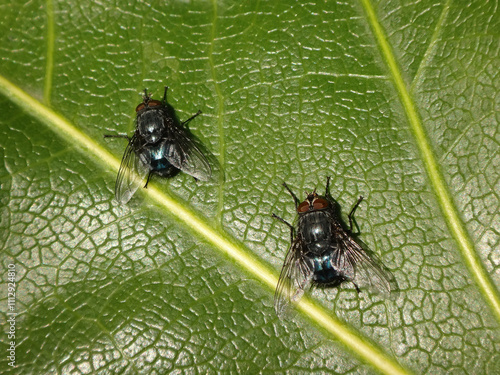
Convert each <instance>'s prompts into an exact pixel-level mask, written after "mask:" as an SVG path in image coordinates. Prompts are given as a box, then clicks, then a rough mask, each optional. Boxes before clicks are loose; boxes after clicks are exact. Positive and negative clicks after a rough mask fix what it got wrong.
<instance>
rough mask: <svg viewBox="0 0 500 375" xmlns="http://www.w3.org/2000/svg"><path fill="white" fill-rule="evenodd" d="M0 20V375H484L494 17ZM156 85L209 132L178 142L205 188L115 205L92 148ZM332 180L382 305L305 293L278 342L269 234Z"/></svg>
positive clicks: (129, 124)
mask: <svg viewBox="0 0 500 375" xmlns="http://www.w3.org/2000/svg"><path fill="white" fill-rule="evenodd" d="M0 9H2V10H3V12H2V16H1V17H2V22H0V29H1V33H0V38H1V42H0V54H1V55H2V60H1V63H0V77H1V80H0V94H1V95H0V103H1V104H0V105H1V108H2V111H1V112H0V123H1V124H2V126H1V127H0V132H1V137H0V145H1V147H0V152H2V156H3V158H2V160H3V167H2V168H0V182H1V193H0V194H1V195H0V200H1V208H0V209H1V211H2V212H1V219H0V220H1V221H0V228H1V232H0V233H1V235H0V241H1V247H2V249H3V250H2V253H1V254H2V256H1V257H0V260H1V263H0V264H1V266H0V271H1V280H2V281H3V282H2V288H1V289H2V294H1V295H0V300H1V306H2V308H1V309H0V311H1V315H0V316H1V318H0V319H1V320H2V325H4V323H6V320H7V319H8V315H7V312H8V311H7V287H6V285H7V284H6V282H4V281H7V280H6V279H7V270H8V267H9V264H15V267H16V278H17V283H16V286H17V296H16V305H15V311H16V312H17V316H16V366H17V367H16V368H14V369H12V368H11V367H10V366H9V365H8V362H9V361H8V360H7V358H6V356H3V357H1V358H0V364H1V365H0V373H19V374H24V373H76V374H79V373H82V374H83V373H127V374H128V373H130V374H133V373H158V374H160V373H172V372H176V373H196V372H200V373H220V372H223V373H257V372H265V373H271V372H278V371H283V372H290V373H318V372H329V373H373V372H374V371H378V372H381V373H391V372H394V371H400V372H401V373H405V372H407V373H409V372H415V373H432V374H448V373H470V374H473V373H495V371H496V369H498V364H499V363H500V355H499V354H498V353H499V347H500V336H499V328H498V327H499V322H500V314H499V311H498V309H497V308H496V307H495V302H494V301H495V300H498V299H499V293H498V285H499V283H500V279H499V264H500V262H499V255H498V254H499V242H500V240H499V239H500V237H499V231H500V228H499V227H498V223H499V222H500V220H499V217H498V212H499V211H500V210H499V191H500V189H499V180H498V179H499V177H498V176H500V173H499V172H500V162H499V160H500V158H499V141H500V139H499V136H498V134H499V126H498V113H500V111H499V109H500V108H499V104H500V103H499V101H498V97H499V95H498V93H499V89H500V87H499V82H500V80H499V79H498V74H499V73H498V65H499V63H500V58H499V53H498V51H499V46H500V44H499V37H498V31H497V30H499V26H500V25H499V23H500V18H499V11H498V5H497V4H495V3H493V2H472V3H469V4H468V6H466V7H464V6H463V5H461V4H458V3H454V2H452V1H443V2H441V3H436V2H430V1H419V2H412V3H404V4H403V2H397V1H389V2H380V3H376V2H369V1H360V2H356V1H353V2H344V3H333V2H317V3H315V2H308V3H297V2H293V1H285V2H279V3H276V2H236V1H233V2H215V1H214V2H201V1H200V2H193V3H187V2H171V3H169V4H168V5H165V4H163V3H162V4H156V3H155V4H151V3H148V2H144V3H143V2H135V3H131V4H129V5H119V6H117V5H116V4H115V3H102V2H101V3H96V2H87V3H85V2H84V3H82V2H72V1H69V2H61V3H53V2H51V1H49V2H38V1H35V2H30V3H27V4H22V3H20V2H12V3H6V4H3V5H1V6H0ZM384 45H385V46H386V47H387V50H384ZM390 58H392V59H393V63H394V64H393V66H392V65H391V63H390ZM398 75H399V78H398V77H397V76H398ZM398 79H399V83H398ZM164 85H168V86H169V87H170V89H169V102H170V103H171V104H172V105H173V106H174V108H176V110H177V113H178V116H179V118H180V119H186V118H188V117H189V116H191V115H192V114H193V113H195V112H196V111H197V110H198V109H201V110H202V111H203V115H201V116H199V117H197V118H196V119H195V120H193V121H192V122H191V123H190V129H191V131H192V132H193V133H194V134H195V135H196V136H197V137H199V138H200V139H201V140H202V141H203V142H204V144H205V145H206V147H207V149H209V150H210V151H211V152H212V153H213V154H214V155H215V157H216V158H217V159H218V161H219V164H220V170H221V173H220V174H219V178H218V180H216V181H214V182H211V183H202V182H195V181H194V180H193V179H192V178H191V177H190V176H188V175H185V174H180V175H179V176H177V177H175V178H174V179H171V180H168V181H164V180H159V179H156V180H153V181H152V183H151V187H150V188H148V189H147V190H144V189H141V190H143V191H141V192H138V193H137V194H136V196H135V197H134V198H133V199H132V200H131V202H130V203H129V204H128V205H118V204H117V203H116V201H114V197H113V190H114V181H115V177H116V171H117V166H118V163H119V160H120V158H121V155H122V153H123V150H124V149H125V146H126V145H125V144H124V143H123V142H121V141H120V140H105V139H104V138H103V134H110V133H117V132H118V133H129V134H130V132H131V131H132V130H133V127H134V123H133V116H134V108H135V106H136V105H137V104H138V103H139V102H140V95H139V94H140V92H141V91H142V90H143V89H144V88H145V87H147V88H148V89H149V90H150V91H152V92H153V93H154V97H155V98H160V97H161V95H162V92H163V86H164ZM398 85H399V86H398ZM24 93H25V94H24ZM402 93H404V95H403V94H402ZM23 95H26V96H23ZM405 95H406V96H405ZM405 97H406V98H408V100H409V102H410V103H411V108H413V110H414V119H415V120H416V121H417V122H416V124H417V125H419V126H420V127H421V130H422V137H423V138H422V137H420V136H419V135H418V132H416V130H415V129H416V128H415V123H413V122H412V121H413V120H412V116H413V115H412V114H411V111H410V110H409V108H410V107H409V106H408V105H407V104H408V103H406V102H405ZM424 143H426V144H427V146H428V149H429V151H430V154H429V155H427V156H429V157H430V158H431V159H430V160H434V161H435V164H436V165H437V166H438V169H437V171H438V173H437V174H433V172H432V170H431V168H429V164H428V163H427V160H426V157H427V156H426V154H425V153H423V152H422V149H423V146H422V145H423V144H424ZM326 176H332V187H331V191H332V194H333V195H334V197H336V198H338V201H339V203H340V204H341V206H342V208H343V211H344V212H348V210H349V209H350V207H351V205H352V204H353V203H354V202H355V200H356V198H357V196H359V195H364V196H365V198H366V201H365V202H363V204H362V205H361V206H360V208H359V209H358V211H357V213H356V215H357V216H356V218H357V223H358V225H359V227H360V229H361V239H363V241H364V242H366V243H367V244H369V245H370V247H371V248H372V250H373V251H374V252H375V253H377V254H379V256H380V258H381V259H382V260H383V262H384V264H385V265H386V266H387V267H388V268H389V269H390V270H391V271H392V273H393V274H394V276H395V278H396V280H397V282H398V285H399V288H400V293H399V298H398V299H396V300H394V301H391V300H384V299H382V298H381V297H379V296H376V295H371V294H360V295H357V293H356V292H355V290H353V289H352V288H350V287H349V286H345V287H342V288H340V289H325V290H316V291H313V292H312V293H311V296H310V298H305V299H304V303H303V304H302V305H301V306H300V307H299V311H300V314H298V315H297V316H295V317H292V318H290V319H288V320H285V321H282V320H279V319H278V318H277V317H276V316H275V314H274V311H273V308H272V304H273V302H272V295H273V287H274V284H275V281H276V277H277V274H278V272H279V269H280V267H281V264H282V261H283V259H284V255H285V252H286V249H287V246H288V245H289V234H288V232H287V230H286V228H283V227H282V226H281V225H280V223H278V222H275V221H273V219H272V218H271V214H272V213H276V214H278V215H279V216H281V217H283V218H285V219H286V220H289V221H292V220H293V219H294V214H293V201H292V200H291V199H290V197H289V195H288V194H287V193H286V192H284V191H283V189H282V187H281V183H282V182H283V181H284V180H285V181H286V182H287V183H288V184H289V185H290V186H291V187H293V188H294V190H295V191H296V192H297V193H298V194H299V196H300V197H302V192H303V191H304V190H308V191H310V190H312V189H314V188H315V187H317V188H318V189H320V190H321V189H322V188H323V187H324V184H325V180H326ZM436 179H437V180H436ZM436 181H437V182H438V184H436ZM439 184H441V185H439ZM439 186H443V187H444V194H445V196H447V197H449V200H450V202H451V205H447V204H444V203H443V202H445V200H443V195H442V192H441V191H440V188H439ZM452 219H453V220H455V219H456V223H457V225H458V227H454V221H453V220H452ZM457 228H458V229H457ZM460 231H462V232H463V234H464V236H465V237H463V238H465V239H467V241H469V242H470V243H469V244H468V245H467V246H465V247H464V245H463V241H462V239H461V237H460V236H459V235H458V234H457V233H459V232H460ZM462 232H460V233H462ZM471 259H472V260H471ZM474 261H475V262H474ZM481 275H483V276H484V277H483V278H481V277H480V276H481ZM273 283H274V284H273ZM0 345H1V346H2V349H3V348H4V347H5V350H3V353H5V352H6V351H7V347H8V346H7V345H8V340H7V339H6V336H4V337H2V343H1V344H0Z"/></svg>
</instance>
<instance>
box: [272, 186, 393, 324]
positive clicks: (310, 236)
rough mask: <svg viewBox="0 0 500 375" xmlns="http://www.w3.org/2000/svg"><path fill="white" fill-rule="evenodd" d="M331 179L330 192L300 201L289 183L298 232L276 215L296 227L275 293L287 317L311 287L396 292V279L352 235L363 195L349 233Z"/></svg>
mask: <svg viewBox="0 0 500 375" xmlns="http://www.w3.org/2000/svg"><path fill="white" fill-rule="evenodd" d="M329 185H330V178H329V177H328V179H327V183H326V192H325V195H324V196H320V195H318V194H317V193H316V191H313V192H312V193H310V194H309V193H307V197H306V200H305V201H303V202H300V201H299V200H298V199H297V197H296V195H295V194H294V193H293V192H292V191H291V190H290V188H289V187H288V186H287V185H286V184H285V183H283V186H284V187H285V188H286V189H287V190H288V192H289V193H290V195H291V196H292V197H293V199H294V201H295V209H296V211H297V213H298V215H299V218H298V225H297V229H296V228H295V227H294V226H292V225H291V224H290V223H288V222H287V221H285V220H283V219H282V218H280V217H278V216H276V215H274V214H273V217H274V218H276V219H278V220H279V221H281V222H282V223H284V224H286V225H287V226H288V227H289V228H290V238H291V245H290V248H289V249H288V253H287V255H286V257H285V262H284V264H283V268H282V270H281V274H280V277H279V280H278V285H277V287H276V293H275V295H274V308H275V310H276V313H277V314H278V316H280V317H281V316H282V315H283V313H284V312H285V311H286V310H287V307H288V306H289V304H290V302H296V301H298V300H299V299H300V298H301V297H302V295H303V294H304V291H305V290H306V289H308V288H309V287H311V286H331V287H335V286H338V285H340V284H342V283H343V282H351V283H352V284H353V285H354V287H355V288H356V290H357V291H358V292H360V286H361V287H364V286H367V287H369V288H370V289H372V290H375V291H379V292H382V293H384V294H387V295H388V294H390V292H391V289H393V288H394V287H393V278H392V275H391V274H390V273H389V272H388V271H387V270H385V269H384V268H382V267H381V266H380V265H379V264H378V263H377V262H376V261H375V260H374V259H373V258H372V257H370V256H369V255H368V253H367V252H366V251H365V250H364V249H363V247H362V246H361V245H360V243H359V242H358V241H356V240H355V239H354V236H353V234H352V221H353V215H354V211H355V210H356V208H357V207H358V206H359V204H360V203H361V201H362V200H363V197H359V199H358V201H357V202H356V204H355V205H354V207H353V209H352V210H351V212H350V213H349V216H348V217H349V225H350V227H349V229H348V230H346V229H344V227H343V225H342V222H341V219H340V215H339V212H338V207H337V203H336V202H335V200H334V199H333V198H332V197H331V196H330V192H329Z"/></svg>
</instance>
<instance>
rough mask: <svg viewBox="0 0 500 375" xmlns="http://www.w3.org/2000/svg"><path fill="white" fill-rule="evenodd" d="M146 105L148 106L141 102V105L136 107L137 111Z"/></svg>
mask: <svg viewBox="0 0 500 375" xmlns="http://www.w3.org/2000/svg"><path fill="white" fill-rule="evenodd" d="M145 107H146V104H144V103H141V104H139V105H138V106H137V107H136V108H135V111H136V112H139V111H140V110H141V109H144V108H145Z"/></svg>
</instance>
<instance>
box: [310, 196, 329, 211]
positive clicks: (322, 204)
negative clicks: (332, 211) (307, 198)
mask: <svg viewBox="0 0 500 375" xmlns="http://www.w3.org/2000/svg"><path fill="white" fill-rule="evenodd" d="M313 207H314V209H315V210H321V209H323V208H327V207H328V201H327V200H326V199H323V198H317V199H315V200H314V203H313Z"/></svg>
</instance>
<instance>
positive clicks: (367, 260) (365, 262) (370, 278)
mask: <svg viewBox="0 0 500 375" xmlns="http://www.w3.org/2000/svg"><path fill="white" fill-rule="evenodd" d="M335 233H337V241H338V245H339V248H338V251H335V252H334V253H333V255H332V263H333V264H334V265H335V267H336V268H337V269H338V270H339V271H341V272H342V273H343V274H344V276H345V277H346V278H347V279H348V280H350V281H352V282H354V283H355V284H356V285H357V286H359V287H367V288H368V289H370V290H372V291H375V292H378V293H381V294H383V295H385V296H387V297H388V296H390V294H391V291H392V292H394V291H395V289H396V287H395V281H394V278H393V276H392V274H391V273H390V272H389V271H388V270H385V269H384V268H382V266H381V265H380V264H379V263H378V261H376V260H375V259H373V258H372V257H371V256H370V255H368V254H367V253H366V251H365V250H364V249H363V247H362V246H361V245H360V244H359V243H358V242H356V241H355V240H354V238H353V237H352V236H351V235H349V233H347V232H344V231H342V232H340V231H336V232H335Z"/></svg>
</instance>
